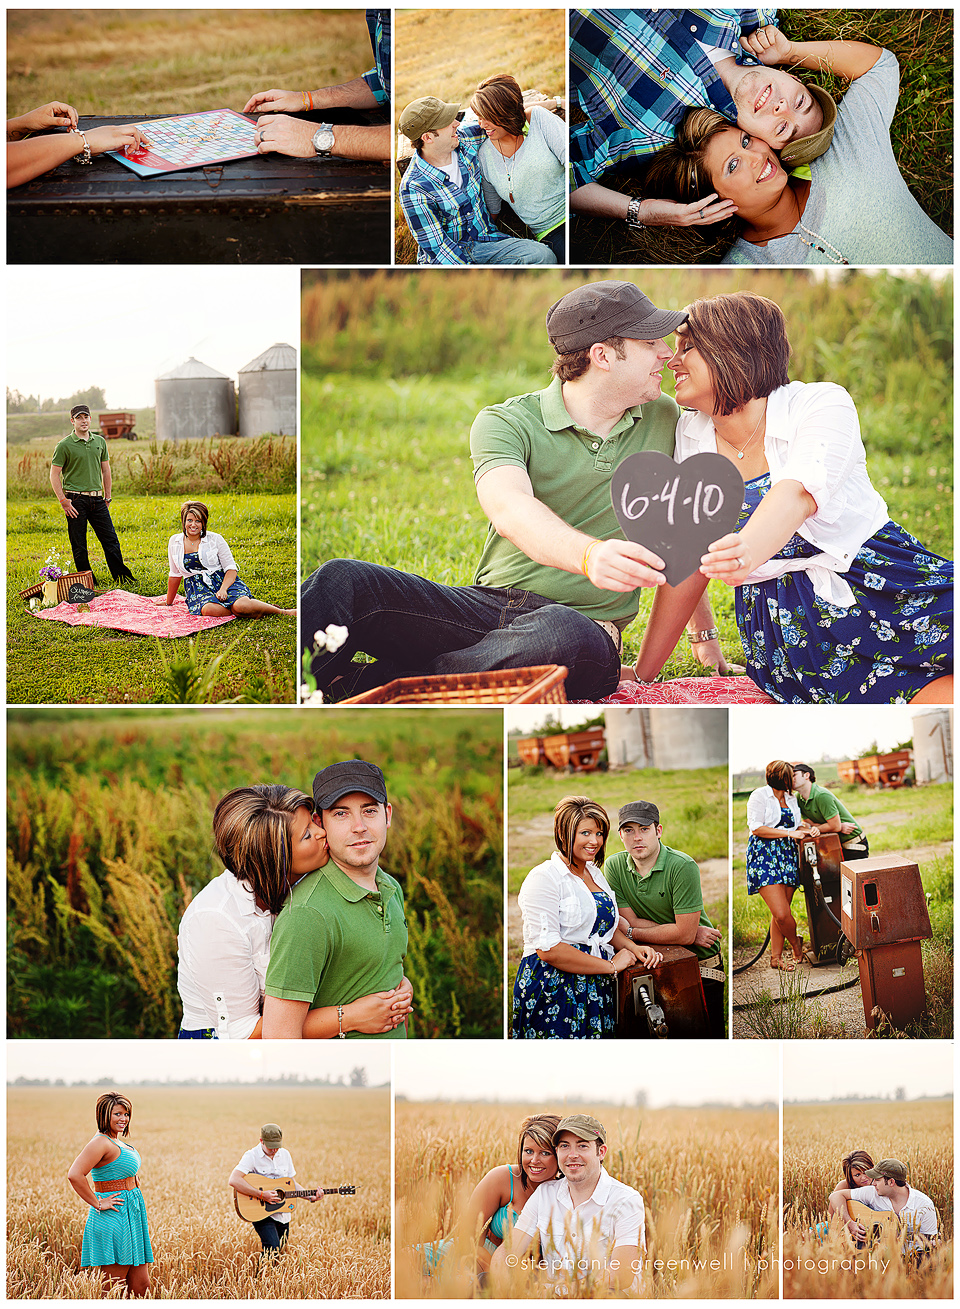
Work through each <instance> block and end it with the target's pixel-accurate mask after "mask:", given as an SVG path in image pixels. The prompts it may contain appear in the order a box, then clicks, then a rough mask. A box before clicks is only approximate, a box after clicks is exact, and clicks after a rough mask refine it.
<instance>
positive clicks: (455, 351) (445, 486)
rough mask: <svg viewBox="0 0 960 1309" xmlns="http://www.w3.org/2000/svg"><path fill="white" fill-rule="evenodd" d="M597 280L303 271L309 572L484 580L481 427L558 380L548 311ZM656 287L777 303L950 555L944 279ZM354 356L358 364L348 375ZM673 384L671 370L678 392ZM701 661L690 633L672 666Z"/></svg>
mask: <svg viewBox="0 0 960 1309" xmlns="http://www.w3.org/2000/svg"><path fill="white" fill-rule="evenodd" d="M599 275H600V274H598V273H597V272H595V271H587V272H577V273H564V272H560V271H552V272H551V271H543V272H541V271H536V270H533V269H530V270H527V272H526V273H525V274H519V275H515V274H510V273H506V272H500V273H497V272H491V271H489V270H484V269H472V270H470V271H469V272H460V273H458V272H453V271H451V272H448V273H445V274H444V275H443V276H440V277H435V276H426V277H425V276H422V275H421V274H418V273H416V272H411V271H407V272H405V271H398V272H377V273H373V274H372V275H371V276H363V277H361V276H358V275H356V274H349V273H347V274H341V275H330V276H326V275H319V276H317V275H311V274H306V275H305V277H304V294H303V306H302V309H303V313H302V317H303V327H302V331H303V361H304V372H303V377H302V388H301V390H302V430H303V439H302V453H301V476H302V496H301V563H302V570H303V575H304V576H306V575H307V574H309V573H310V572H312V571H313V570H314V569H315V568H316V567H317V566H318V565H319V564H321V563H323V562H324V561H326V560H327V559H331V558H351V557H352V558H357V559H366V560H369V561H370V562H372V563H380V564H386V565H389V566H391V567H395V568H400V569H404V570H407V571H410V572H414V573H419V574H421V575H423V576H426V577H429V578H431V579H432V580H433V581H436V582H442V583H446V584H449V585H464V584H469V583H471V582H472V581H473V570H474V566H475V563H476V560H477V559H478V558H479V555H480V549H481V546H482V543H483V540H484V536H485V533H486V528H487V522H486V519H485V516H484V514H483V512H482V510H481V509H480V506H479V504H478V502H477V499H476V494H475V491H474V487H473V476H472V465H471V461H470V450H469V433H470V426H471V424H472V422H473V419H474V417H475V416H476V414H477V411H478V410H479V409H481V408H482V407H484V406H485V405H489V404H494V403H497V402H499V401H501V400H503V399H505V398H506V397H507V396H511V395H518V394H522V393H523V392H525V391H532V390H539V389H540V388H542V387H544V386H546V385H547V383H548V382H549V367H550V361H551V358H552V351H551V350H550V347H549V345H548V344H547V342H546V340H545V334H544V328H543V315H544V313H545V311H546V309H547V307H548V306H549V305H550V304H551V303H553V301H554V300H556V299H558V298H559V297H560V296H561V295H563V294H564V293H565V292H566V291H569V290H571V289H573V287H574V286H576V285H579V284H580V283H582V282H585V281H590V280H595V279H596V278H597V276H599ZM604 275H605V274H604ZM643 287H644V290H645V291H646V292H647V293H648V294H649V295H650V297H651V298H652V299H653V300H654V303H658V304H663V305H665V306H673V305H683V304H686V303H688V302H689V301H690V300H692V299H694V298H696V297H697V296H700V295H712V294H717V293H718V292H720V291H729V290H733V289H740V290H752V291H756V292H757V293H759V294H764V295H769V296H771V297H772V298H773V299H775V300H776V301H777V302H778V303H779V304H780V305H781V307H782V308H783V310H784V313H785V315H786V317H787V322H788V325H789V329H790V335H791V341H792V345H793V359H792V362H791V369H790V373H791V377H794V378H798V379H802V380H805V381H820V380H829V381H834V382H837V383H839V384H840V385H843V386H846V387H847V388H848V389H849V390H850V392H851V394H852V396H853V398H854V400H855V402H856V404H857V406H858V409H859V413H860V424H861V431H862V434H863V439H864V443H865V445H866V449H867V458H868V467H869V468H870V472H871V476H872V478H873V480H874V483H875V485H876V486H877V488H878V489H879V490H880V491H881V493H882V494H883V496H884V497H885V498H886V500H887V503H888V506H889V510H890V514H891V517H893V518H894V519H895V520H896V521H898V522H900V523H902V524H903V525H904V526H905V527H907V528H908V529H909V530H911V531H913V532H914V533H915V534H916V535H917V536H918V537H919V538H920V539H921V540H922V541H923V542H924V544H926V545H928V546H929V547H930V548H932V549H935V550H939V551H940V552H942V553H945V554H950V553H951V552H952V541H953V534H952V513H953V486H952V458H953V455H952V412H953V410H952V386H953V381H952V349H953V347H952V340H953V337H952V327H951V323H952V312H953V296H952V285H951V284H950V282H949V280H947V281H945V282H943V283H940V284H935V283H933V282H932V281H930V280H928V279H927V278H925V277H923V276H919V277H917V278H915V279H901V278H896V277H892V276H889V275H885V274H881V275H880V276H878V277H866V276H864V275H862V274H857V273H851V274H849V275H848V276H847V277H846V278H845V279H844V280H843V282H842V283H840V284H827V283H821V284H818V283H815V282H813V281H812V280H811V278H810V277H809V276H808V275H806V274H804V273H791V272H766V273H765V272H757V273H754V272H747V273H739V272H737V273H735V274H734V275H733V276H732V277H731V276H730V275H728V274H727V273H726V271H724V272H719V271H712V272H711V271H706V272H685V271H678V270H651V271H649V272H647V273H645V274H644V278H643ZM505 303H509V305H510V312H509V315H508V316H505V315H504V304H505ZM345 358H347V359H350V360H352V361H355V362H354V364H353V371H351V372H349V373H347V372H344V371H343V360H344V359H345ZM672 385H673V383H672V374H670V373H669V372H667V373H666V374H665V375H664V389H665V391H667V392H670V391H671V388H672ZM709 593H710V597H711V601H712V603H713V606H714V611H715V613H716V616H717V619H718V626H719V627H720V631H721V641H722V644H723V648H724V650H725V652H726V655H727V658H728V659H730V660H731V661H736V660H737V657H738V655H739V656H740V662H742V649H741V645H740V639H739V634H738V632H737V628H736V622H735V618H734V613H733V593H732V591H731V590H730V589H729V588H728V587H725V586H723V585H722V584H721V583H716V582H714V583H711V584H710V588H709ZM651 604H652V595H651V593H650V592H649V591H647V592H644V593H642V594H641V596H640V613H639V617H638V619H637V621H636V622H634V623H633V624H632V626H631V627H630V628H629V629H628V630H627V632H626V634H625V658H629V659H631V660H632V659H633V658H634V657H635V656H636V654H637V653H638V651H639V644H640V639H641V637H642V634H643V628H644V623H645V619H646V616H647V615H648V613H649V609H650V606H651ZM698 670H699V665H698V664H697V663H696V662H695V660H694V659H693V657H692V655H691V653H690V651H689V649H688V648H687V646H686V644H685V643H684V644H682V645H681V646H679V647H678V649H677V651H676V652H675V654H674V655H673V657H672V658H671V660H670V662H669V663H668V664H667V667H666V670H665V671H666V675H668V676H671V677H676V676H681V675H682V676H690V675H692V674H695V673H696V672H697V671H698Z"/></svg>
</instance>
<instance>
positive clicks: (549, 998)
mask: <svg viewBox="0 0 960 1309" xmlns="http://www.w3.org/2000/svg"><path fill="white" fill-rule="evenodd" d="M591 894H592V895H593V898H594V900H595V901H596V905H597V917H596V919H595V921H594V924H593V930H594V933H595V934H596V935H599V936H602V935H603V934H604V933H605V932H608V931H609V930H610V928H611V927H612V926H613V924H614V922H615V921H616V918H617V908H616V905H615V904H614V903H613V901H612V900H611V899H610V897H609V896H608V895H607V893H606V892H605V891H593V892H591ZM571 944H573V945H574V948H575V949H577V950H580V951H582V952H583V953H584V954H589V953H590V947H589V946H588V945H581V944H579V943H577V942H572V943H571ZM616 1025H617V987H616V978H614V977H613V976H608V975H607V974H605V973H599V974H593V975H591V976H584V975H582V974H580V973H564V972H562V971H561V970H560V969H559V968H554V966H553V964H548V963H545V962H544V960H543V959H541V958H540V956H539V955H537V954H536V953H534V954H528V955H524V957H523V959H522V960H521V962H520V969H519V971H518V972H517V976H516V980H515V981H514V984H513V1036H514V1039H515V1040H539V1041H546V1040H555V1039H563V1038H565V1037H567V1038H572V1039H574V1040H585V1039H588V1038H594V1037H601V1036H612V1035H613V1034H614V1031H615V1029H616Z"/></svg>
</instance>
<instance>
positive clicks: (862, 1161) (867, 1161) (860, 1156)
mask: <svg viewBox="0 0 960 1309" xmlns="http://www.w3.org/2000/svg"><path fill="white" fill-rule="evenodd" d="M840 1166H841V1167H842V1168H843V1175H844V1178H845V1179H846V1183H847V1186H848V1187H849V1188H850V1190H851V1191H853V1190H856V1186H857V1184H856V1182H855V1181H854V1180H853V1170H854V1169H855V1168H859V1169H860V1171H861V1172H864V1173H865V1172H866V1171H867V1169H868V1168H872V1167H873V1160H872V1159H871V1158H870V1156H869V1155H868V1154H867V1152H866V1150H851V1151H850V1153H849V1154H848V1155H844V1157H843V1158H842V1159H841V1161H840Z"/></svg>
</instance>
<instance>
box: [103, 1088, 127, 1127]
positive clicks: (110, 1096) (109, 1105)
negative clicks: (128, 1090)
mask: <svg viewBox="0 0 960 1309" xmlns="http://www.w3.org/2000/svg"><path fill="white" fill-rule="evenodd" d="M117 1105H121V1106H122V1107H123V1108H124V1109H126V1111H127V1125H126V1127H125V1128H124V1129H123V1131H122V1132H121V1133H120V1135H121V1136H129V1135H130V1123H131V1122H132V1120H133V1105H132V1104H131V1103H130V1101H129V1100H128V1099H127V1097H126V1096H125V1095H120V1094H119V1092H117V1091H107V1092H106V1093H105V1094H104V1095H101V1097H100V1099H99V1100H98V1101H97V1131H98V1132H103V1134H104V1136H110V1135H112V1133H111V1131H110V1115H111V1114H112V1113H113V1111H114V1109H116V1107H117Z"/></svg>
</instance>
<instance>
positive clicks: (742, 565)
mask: <svg viewBox="0 0 960 1309" xmlns="http://www.w3.org/2000/svg"><path fill="white" fill-rule="evenodd" d="M737 565H738V567H740V568H743V567H744V562H743V560H742V559H741V558H740V556H739V555H737Z"/></svg>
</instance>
